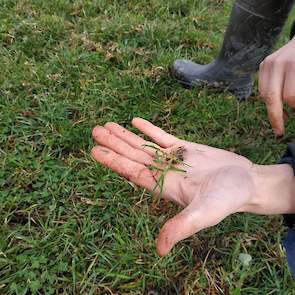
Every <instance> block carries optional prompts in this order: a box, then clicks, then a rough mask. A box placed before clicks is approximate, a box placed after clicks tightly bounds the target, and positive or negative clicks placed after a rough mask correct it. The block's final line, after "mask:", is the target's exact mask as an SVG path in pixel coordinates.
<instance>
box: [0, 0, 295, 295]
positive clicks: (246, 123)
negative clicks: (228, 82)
mask: <svg viewBox="0 0 295 295" xmlns="http://www.w3.org/2000/svg"><path fill="white" fill-rule="evenodd" d="M0 7H1V9H0V65H1V71H0V130H1V132H0V165H1V170H0V187H1V191H0V210H1V214H0V293H1V294H25V293H29V292H31V293H36V294H148V293H149V292H150V291H152V290H154V291H156V292H158V294H161V295H162V294H234V295H237V294H255V295H257V294H261V295H265V294H279V295H281V294H295V292H294V287H295V284H294V282H293V281H292V279H291V275H290V272H289V270H288V267H287V263H286V259H285V254H284V252H283V250H282V247H281V239H282V236H283V234H284V229H283V228H282V226H281V217H278V216H273V217H263V216H254V215H250V214H239V215H235V216H232V217H231V218H227V219H226V220H225V221H223V222H222V223H221V224H220V225H218V226H216V227H214V228H211V229H208V230H205V231H203V232H201V233H199V234H197V235H195V236H193V237H191V238H189V239H187V240H186V241H184V242H181V243H179V244H178V245H177V246H176V247H175V249H174V250H173V252H172V253H171V254H170V255H168V256H167V257H165V258H159V257H158V256H157V254H156V251H155V239H156V237H157V234H158V232H159V229H160V227H161V226H162V225H163V223H164V221H165V220H166V219H167V218H168V217H169V216H172V215H173V214H175V212H177V210H178V209H177V208H176V207H175V206H173V205H171V204H167V203H165V202H160V203H158V202H157V200H153V198H152V197H151V196H150V195H149V194H148V193H147V192H145V191H142V190H141V189H138V188H135V187H132V186H130V185H129V184H128V183H127V182H126V181H124V180H123V179H122V178H120V177H119V176H117V175H115V174H114V173H112V172H110V171H109V170H107V169H105V168H102V167H101V166H99V165H98V164H96V163H94V161H93V160H92V159H91V157H90V155H89V152H90V149H91V147H92V146H93V141H92V139H91V129H92V127H94V126H95V125H96V124H104V123H106V122H107V121H116V122H118V123H120V124H122V125H124V126H129V122H130V120H131V118H133V117H134V116H140V117H143V118H146V119H148V120H150V121H152V122H153V123H155V124H156V125H158V126H161V127H163V128H164V129H165V130H166V131H168V132H172V133H173V134H175V135H176V136H178V137H181V138H184V139H187V140H191V141H195V142H199V143H205V144H209V145H213V146H216V147H220V148H225V149H231V150H233V151H236V152H237V153H240V154H243V155H244V156H247V157H248V158H250V159H251V160H253V161H254V162H257V163H260V164H269V163H274V162H276V161H277V159H278V158H279V156H280V155H281V153H282V152H283V151H284V150H285V147H286V143H287V142H289V141H292V140H294V127H295V117H294V115H293V114H290V120H289V123H288V126H287V134H286V137H285V138H284V139H280V140H278V139H275V137H274V136H273V135H272V132H271V129H270V125H269V123H268V121H267V117H266V111H265V107H264V104H263V103H262V102H261V101H259V99H258V97H257V94H255V93H254V95H253V97H252V99H251V100H249V101H247V102H246V103H241V104H238V103H237V102H236V100H235V99H234V98H233V97H232V96H231V95H230V94H229V93H226V92H223V93H217V92H215V91H212V90H210V89H199V90H194V91H188V90H184V89H182V88H181V87H180V86H179V85H178V84H177V83H176V82H175V81H173V80H172V79H171V78H170V77H169V75H168V71H167V68H168V66H169V64H170V63H171V62H172V61H173V60H174V59H176V58H180V57H185V58H191V59H194V60H198V61H200V62H204V63H205V62H208V61H210V60H212V58H213V57H214V56H215V55H216V54H217V52H218V48H219V45H220V43H221V41H222V35H223V32H224V30H225V27H226V23H227V19H228V14H229V12H230V8H231V3H230V2H229V1H226V2H223V1H213V0H200V1H193V0H186V1H185V0H180V1H172V0H169V1H164V0H151V1H143V0H141V1H132V0H130V1H123V0H122V1H119V0H117V1H107V0H97V1H94V0H93V1H90V0H87V1H82V0H80V1H70V0H68V1H66V0H52V1H38V0H20V1H16V0H0ZM286 41H287V28H286V31H285V33H284V34H283V36H282V39H281V41H280V42H281V44H283V43H284V42H286ZM256 92H257V91H256ZM240 253H249V254H250V255H251V256H252V258H253V260H252V263H251V265H250V266H249V267H243V266H242V265H241V263H240V262H239V259H238V256H239V254H240ZM150 294H151V292H150Z"/></svg>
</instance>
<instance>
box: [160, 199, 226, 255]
mask: <svg viewBox="0 0 295 295" xmlns="http://www.w3.org/2000/svg"><path fill="white" fill-rule="evenodd" d="M194 207H195V206H194V204H193V203H191V204H190V205H189V206H188V207H186V208H185V209H184V210H182V211H181V212H180V213H179V214H177V215H175V216H174V217H173V218H171V219H169V220H168V221H167V222H166V223H165V224H164V226H163V227H162V229H161V231H160V234H159V237H158V241H157V252H158V254H159V255H160V256H165V255H167V254H168V253H169V252H170V251H171V249H172V248H173V247H174V245H175V244H176V243H178V242H179V241H181V240H184V239H186V238H188V237H190V236H191V235H193V234H195V233H196V232H198V231H200V230H202V229H204V228H207V227H210V226H213V225H215V224H217V223H218V222H219V221H220V220H221V219H222V218H221V219H219V218H218V217H217V216H214V215H215V214H213V215H212V216H209V215H211V214H208V211H207V210H206V208H205V207H206V206H200V207H199V208H194ZM207 209H208V208H207ZM206 212H207V213H206ZM216 217H217V218H216Z"/></svg>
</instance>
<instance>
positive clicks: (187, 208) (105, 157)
mask: <svg viewBox="0 0 295 295" xmlns="http://www.w3.org/2000/svg"><path fill="white" fill-rule="evenodd" d="M132 124H133V126H135V127H136V128H138V129H139V130H140V131H142V132H143V133H144V134H145V135H147V136H149V137H150V138H152V139H153V140H154V142H155V143H156V144H157V145H158V147H159V148H160V149H162V150H163V151H164V152H165V153H166V154H169V152H171V151H175V150H176V149H177V148H179V147H182V150H184V153H183V164H178V165H177V167H178V168H181V169H184V170H186V172H185V173H184V172H176V171H169V172H168V173H167V175H166V176H165V181H164V185H163V192H162V195H163V197H164V198H166V199H168V200H171V201H173V202H175V203H177V204H179V205H181V206H182V207H184V209H183V210H182V211H181V212H180V213H179V214H177V215H176V216H175V217H173V218H171V219H170V220H168V221H167V222H166V224H165V225H164V226H163V228H162V229H161V232H160V234H159V238H158V242H157V251H158V253H159V254H160V255H166V254H167V253H168V252H169V251H170V250H171V248H172V247H173V246H174V245H175V244H176V243H177V242H178V241H180V240H183V239H185V238H187V237H189V236H191V235H192V234H194V233H196V232H198V231H200V230H202V229H204V228H207V227H210V226H213V225H215V224H217V223H219V222H220V221H221V220H223V219H224V218H225V217H226V216H228V215H230V214H232V213H235V212H242V211H245V212H246V211H247V212H255V213H262V214H263V213H273V212H276V211H279V212H280V211H284V212H285V211H288V210H290V208H289V207H288V205H285V203H284V201H283V197H282V196H283V195H284V190H285V189H287V187H288V186H287V185H285V186H283V187H282V186H281V182H279V181H278V180H277V179H275V180H274V179H273V178H272V177H270V173H272V174H274V172H273V170H271V171H270V170H263V169H260V168H259V167H258V166H257V165H254V164H252V163H251V162H250V161H249V160H247V159H246V158H244V157H242V156H239V155H237V154H234V153H232V152H227V151H224V150H220V149H216V148H212V147H209V146H205V145H200V144H195V143H191V142H188V141H184V140H180V139H178V138H176V137H174V136H172V135H170V134H167V133H166V132H164V131H163V130H161V129H160V128H158V127H156V126H154V125H153V124H151V123H150V122H148V121H146V120H143V119H140V118H135V119H133V121H132ZM92 134H93V137H94V139H95V141H96V142H97V143H98V145H97V146H96V147H94V148H93V149H92V156H93V157H94V159H95V160H96V161H98V162H100V163H101V164H103V165H105V166H107V167H109V168H111V169H112V170H114V171H115V172H117V173H118V174H120V175H121V176H123V177H125V178H126V179H128V180H129V181H131V182H133V183H135V184H137V185H139V186H141V187H144V188H146V189H148V190H149V191H154V189H155V187H156V184H157V180H158V179H159V176H160V172H159V171H158V172H157V170H151V169H150V168H149V167H150V165H154V166H159V165H160V164H158V163H155V162H154V160H155V152H156V150H155V149H153V148H150V147H148V146H147V145H155V144H154V143H151V142H147V141H145V140H144V139H143V138H141V137H139V136H137V135H135V134H134V133H132V132H130V131H128V130H127V129H125V128H123V127H121V126H120V125H118V124H116V123H107V124H106V125H105V126H104V127H102V126H96V127H95V128H94V129H93V132H92ZM275 166H280V167H279V168H278V169H279V170H278V171H277V170H276V172H275V174H278V175H280V176H276V177H278V178H279V179H281V178H282V179H283V180H284V181H286V180H290V178H291V179H292V181H293V175H292V169H291V168H290V167H289V165H275ZM286 166H287V167H286ZM282 167H284V169H285V170H286V171H287V173H288V174H287V175H286V173H285V172H286V171H285V170H284V171H285V172H284V171H283V170H282ZM162 168H163V167H162ZM280 177H281V178H280ZM278 182H279V184H280V185H279V186H275V188H274V186H273V184H277V183H278ZM268 189H269V190H268ZM154 192H155V193H156V194H159V188H158V189H157V190H155V191H154ZM278 194H280V196H281V198H279V200H277V199H278V198H277V195H278ZM272 195H274V196H275V197H274V198H273V200H272ZM264 198H266V201H265V202H262V200H264ZM290 198H291V199H293V195H291V196H290ZM268 201H269V202H270V203H271V204H272V205H273V206H274V207H271V208H269V206H268V205H267V202H268ZM286 208H287V209H286ZM292 210H293V209H292Z"/></svg>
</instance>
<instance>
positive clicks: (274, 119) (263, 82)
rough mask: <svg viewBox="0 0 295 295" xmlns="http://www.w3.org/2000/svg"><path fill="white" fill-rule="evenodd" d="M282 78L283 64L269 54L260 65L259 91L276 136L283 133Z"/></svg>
mask: <svg viewBox="0 0 295 295" xmlns="http://www.w3.org/2000/svg"><path fill="white" fill-rule="evenodd" d="M284 78H285V72H284V66H283V65H282V64H280V63H279V62H276V61H272V57H271V56H270V57H268V58H266V59H265V61H264V62H263V63H262V64H261V65H260V71H259V92H260V95H261V97H262V98H263V100H264V102H265V104H266V108H267V113H268V118H269V121H270V124H271V126H272V128H273V129H274V132H275V134H276V135H277V136H281V135H283V134H284V117H283V89H284Z"/></svg>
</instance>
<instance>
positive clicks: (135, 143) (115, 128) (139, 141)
mask: <svg viewBox="0 0 295 295" xmlns="http://www.w3.org/2000/svg"><path fill="white" fill-rule="evenodd" d="M104 127H105V128H106V129H107V130H109V131H110V132H111V133H112V134H114V135H115V136H117V137H118V138H120V139H122V140H123V141H125V142H126V143H127V144H129V145H130V146H132V147H133V148H135V149H138V150H143V151H144V152H146V153H147V154H149V155H151V156H154V155H155V149H153V148H150V147H148V145H151V146H155V147H157V148H159V147H158V146H157V145H156V144H154V143H152V142H149V141H146V140H144V139H143V138H141V137H140V136H138V135H136V134H134V133H133V132H131V131H129V130H127V129H125V128H124V127H122V126H120V125H119V124H117V123H113V122H109V123H106V124H105V125H104Z"/></svg>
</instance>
